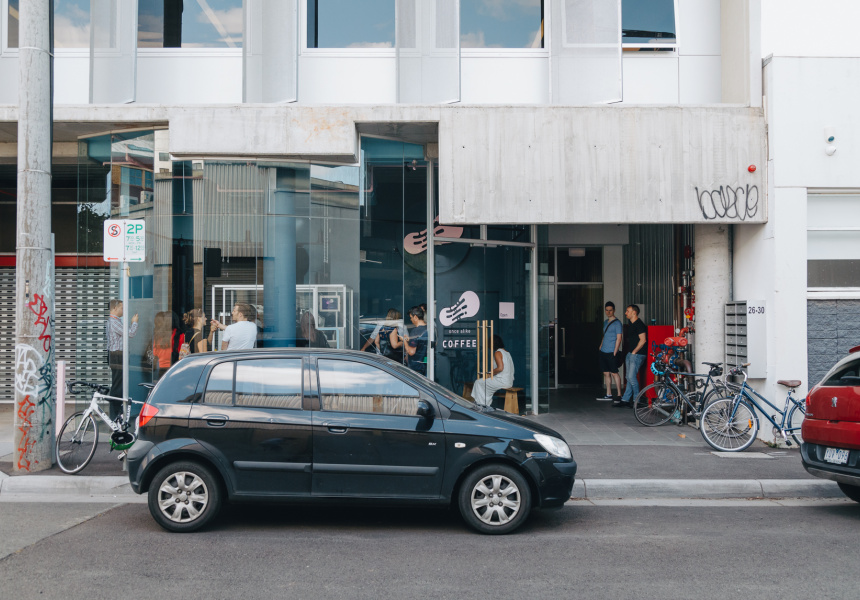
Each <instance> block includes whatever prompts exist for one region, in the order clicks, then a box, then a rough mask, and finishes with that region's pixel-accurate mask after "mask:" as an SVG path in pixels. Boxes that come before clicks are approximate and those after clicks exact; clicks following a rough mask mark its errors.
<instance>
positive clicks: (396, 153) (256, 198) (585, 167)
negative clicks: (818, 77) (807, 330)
mask: <svg viewBox="0 0 860 600" xmlns="http://www.w3.org/2000/svg"><path fill="white" fill-rule="evenodd" d="M55 4H56V7H55V15H54V31H55V46H56V49H55V59H54V165H55V166H54V193H53V212H52V214H53V219H54V232H55V235H56V237H57V259H56V266H57V296H56V298H57V300H56V314H57V324H58V327H59V328H61V329H63V330H64V331H67V332H68V333H69V334H70V335H69V339H72V340H74V342H69V343H68V344H67V345H66V347H58V350H57V352H58V354H62V353H65V354H66V356H64V358H66V359H67V360H69V361H70V362H72V363H73V364H74V369H75V374H76V376H78V377H80V378H86V377H104V376H106V373H107V367H106V365H105V364H104V360H103V340H104V319H105V318H106V313H107V309H106V304H107V301H108V300H109V299H110V298H112V297H114V296H116V295H117V293H118V292H117V290H118V282H119V269H117V268H116V267H113V268H111V267H109V266H108V265H107V264H106V263H104V262H103V261H102V259H101V246H100V245H101V229H100V223H101V221H103V220H104V219H105V218H141V219H145V220H146V223H147V231H148V236H149V237H148V244H147V245H148V247H147V252H148V257H147V261H146V262H145V263H143V264H140V265H134V266H133V267H132V272H131V296H130V299H129V303H130V304H131V305H132V308H131V310H129V308H127V309H126V310H127V311H128V312H130V313H131V312H136V313H139V314H140V322H141V327H140V331H141V333H140V334H139V335H138V336H137V339H135V340H133V341H132V344H131V352H132V354H133V357H131V358H130V361H129V362H130V366H129V371H128V372H127V376H128V377H129V378H130V379H131V380H132V381H135V382H136V381H145V380H152V379H157V378H158V376H159V372H160V370H161V369H160V368H159V366H157V365H154V364H153V359H152V355H153V352H152V351H153V349H154V348H156V347H157V346H158V344H159V342H157V341H156V338H159V337H160V336H159V335H158V333H157V328H158V327H159V325H157V323H165V322H171V321H172V323H173V327H172V329H176V330H177V331H178V330H181V326H180V325H179V324H178V322H179V321H180V320H181V316H182V315H184V314H186V313H188V312H190V311H192V310H193V309H198V308H199V309H202V310H203V311H204V312H205V313H206V314H207V315H208V316H212V317H216V318H227V317H228V315H229V313H230V307H231V306H232V304H233V302H237V301H238V302H244V303H247V304H250V305H251V306H252V307H253V310H254V312H255V317H256V318H255V320H256V321H257V324H258V327H259V331H260V341H259V343H260V345H262V346H266V345H269V346H277V345H302V344H303V343H305V344H306V343H308V339H309V337H308V335H307V331H303V329H302V327H303V325H302V322H303V315H305V314H310V315H311V316H312V317H313V318H312V321H313V323H314V326H315V327H316V328H317V329H319V330H320V331H322V332H323V334H324V335H325V336H326V338H327V340H328V344H329V345H330V346H331V347H338V348H352V349H360V348H361V347H362V346H363V345H364V341H365V340H366V339H367V335H368V333H369V332H370V331H372V330H373V328H374V326H375V325H376V324H378V323H379V322H381V321H383V320H385V318H386V316H387V314H388V312H389V309H395V310H396V311H397V312H399V313H401V314H405V313H406V312H407V311H408V309H409V308H410V307H412V306H414V305H420V304H426V305H427V307H428V310H427V312H428V317H427V323H428V326H429V327H428V328H429V337H430V338H431V339H430V342H431V343H430V345H429V348H428V352H427V357H426V362H425V363H424V365H425V366H424V367H423V368H424V369H425V371H426V373H427V374H428V376H430V377H432V378H434V379H436V380H437V381H438V382H439V383H440V384H442V385H444V386H446V387H448V388H450V389H453V390H454V391H457V392H458V393H459V392H461V391H462V386H463V385H464V384H465V383H467V382H470V381H471V380H473V379H474V378H475V373H476V370H477V369H478V364H477V360H478V359H477V354H476V350H477V349H476V345H480V337H479V322H480V321H492V323H493V327H494V328H495V329H494V331H495V332H496V333H500V334H501V335H502V336H503V337H504V339H505V343H506V346H507V347H508V348H509V349H511V353H512V355H513V357H514V361H515V364H516V382H515V385H516V386H517V387H520V388H523V391H522V392H521V399H520V402H521V409H523V410H531V411H535V412H542V411H545V410H553V406H552V404H551V402H552V400H551V398H552V390H554V389H557V388H558V387H563V386H566V385H593V384H595V383H598V382H599V381H600V379H601V378H600V375H599V373H598V372H597V363H596V357H595V356H594V352H592V349H593V348H592V347H596V344H597V340H598V339H599V337H600V330H601V327H602V319H603V304H604V302H605V301H609V300H611V301H613V302H614V303H615V304H616V305H617V306H619V307H623V306H625V305H626V304H631V303H636V304H638V305H640V306H641V307H642V309H643V318H644V319H645V322H646V323H647V324H649V325H654V326H662V327H663V328H664V329H655V330H654V336H661V335H664V334H665V332H666V331H669V332H670V333H671V332H673V331H674V330H676V329H681V328H683V327H688V328H689V329H690V330H691V333H690V340H691V341H692V342H693V344H692V346H691V347H692V348H694V352H695V360H696V362H697V363H700V362H701V361H703V360H707V361H722V360H724V359H725V356H726V341H727V340H726V328H725V327H726V321H725V318H724V314H725V305H726V303H727V302H729V301H731V300H734V299H749V300H768V301H769V302H772V304H773V306H774V310H771V311H770V312H769V313H768V314H769V315H773V314H774V312H775V311H776V314H777V315H778V314H779V312H778V311H779V310H781V309H779V308H777V306H779V301H778V300H777V299H774V300H772V301H770V298H771V296H770V295H768V294H770V293H771V292H766V291H764V290H760V289H758V287H756V286H760V285H763V282H764V281H766V280H767V278H768V277H773V276H774V274H775V271H773V270H770V271H768V270H767V267H766V266H761V267H760V268H761V269H763V270H764V271H763V274H759V273H756V272H750V273H749V275H747V272H748V271H749V269H750V267H749V266H748V264H747V262H748V261H747V260H746V254H745V253H746V252H748V251H749V248H750V244H771V243H772V242H764V241H761V240H760V238H762V236H764V238H763V239H768V238H767V234H766V233H763V232H766V231H770V230H772V229H773V228H774V227H775V226H776V225H777V224H778V223H777V222H775V220H774V218H773V216H774V215H773V213H772V211H773V210H774V208H773V206H772V199H771V196H769V195H768V193H767V191H768V185H770V186H771V190H773V185H774V182H773V181H770V182H768V179H767V172H768V170H767V166H768V164H767V161H768V155H767V152H768V146H767V142H768V138H767V137H766V136H767V135H769V136H770V141H771V143H773V136H774V135H775V132H774V130H773V129H771V130H770V131H769V132H767V131H766V120H765V112H766V111H765V109H764V108H763V107H762V94H761V89H762V83H761V76H762V71H761V68H760V58H759V56H760V48H759V43H760V39H759V36H760V23H759V19H760V9H759V4H758V2H757V0H577V1H573V0H534V1H533V2H516V1H513V0H511V1H506V2H483V1H481V0H474V1H471V0H459V1H457V0H426V1H425V0H412V1H407V0H378V1H373V2H362V3H353V2H336V1H335V0H328V1H327V0H293V1H277V2H276V1H266V0H244V1H243V0H220V1H216V0H208V1H207V2H202V1H201V2H185V3H184V5H183V3H179V4H180V5H182V6H183V8H181V9H179V10H178V11H177V10H176V9H175V7H173V8H171V7H170V6H168V5H167V3H164V2H161V0H159V1H158V2H151V1H148V0H137V2H119V1H112V0H101V1H93V2H74V1H72V0H70V1H68V2H59V1H57V2H56V3H55ZM0 6H2V15H3V17H2V23H0V25H1V26H2V33H0V191H4V192H6V193H5V194H4V196H2V197H0V198H2V199H0V211H2V212H0V223H2V225H0V227H4V228H5V229H3V231H4V232H6V233H4V235H3V236H2V238H3V240H4V241H3V242H2V244H0V269H3V271H4V274H2V275H1V276H2V277H5V279H3V278H0V283H2V282H8V281H9V278H10V274H11V273H14V252H15V248H14V244H13V243H11V240H12V239H14V236H13V235H9V234H11V233H12V232H13V231H14V226H12V230H10V229H9V227H10V224H11V223H14V222H15V220H14V214H15V203H14V192H15V190H14V173H15V157H16V154H17V144H18V142H19V141H18V140H17V108H16V107H17V102H18V98H19V95H20V94H21V93H23V91H22V90H19V89H18V87H17V34H16V31H17V30H16V29H15V27H16V19H17V15H18V12H17V11H18V2H17V0H0ZM359 6H360V8H359ZM765 73H766V74H767V73H768V71H767V70H766V71H765ZM768 102H772V99H771V98H768ZM768 106H770V105H768ZM770 118H773V115H771V117H770ZM819 137H820V135H819ZM841 151H842V150H840V152H841ZM772 152H773V147H771V153H772ZM843 154H845V153H843ZM840 157H842V155H840V154H839V153H838V152H837V155H836V158H837V160H840ZM771 158H773V157H772V156H771ZM789 169H790V167H789ZM801 172H802V170H800V169H796V170H794V171H792V172H791V176H790V177H788V178H787V179H786V181H787V182H790V181H794V180H793V179H791V177H799V176H800V173H801ZM810 181H813V180H812V179H810ZM785 185H788V186H790V185H792V184H790V183H786V184H785ZM813 187H814V186H813ZM844 187H851V186H850V185H849V184H848V183H846V185H845V186H844ZM778 193H782V192H778ZM786 194H789V192H786ZM788 197H790V195H789V196H788ZM791 227H794V228H796V227H797V225H796V222H792V223H791ZM792 231H794V230H793V229H792ZM805 233H806V232H804V236H802V239H803V240H805V239H806V237H805ZM797 241H798V243H800V239H798V240H797ZM804 243H805V242H804ZM740 256H744V261H743V262H744V265H743V266H742V265H741V264H740V263H739V257H740ZM733 266H734V268H733ZM795 267H796V265H794V266H793V267H789V266H787V265H786V268H787V269H791V268H795ZM4 285H5V287H4ZM4 285H0V293H4V294H6V295H5V296H3V297H0V304H1V305H3V307H0V310H5V311H7V312H8V314H10V315H11V314H13V313H12V312H11V310H12V309H11V308H10V307H9V306H8V305H9V299H8V298H7V296H9V297H10V298H11V292H9V291H8V284H4ZM810 293H811V292H810ZM802 296H803V297H804V298H805V297H806V291H805V290H804V292H803V294H802ZM456 306H460V307H461V308H463V310H459V311H457V310H454V309H453V307H456ZM798 306H799V305H798ZM804 306H805V305H804ZM620 312H622V310H619V313H620ZM804 314H805V313H804ZM771 318H772V317H771V316H769V317H768V319H769V320H768V332H769V333H768V338H767V339H768V354H767V357H768V359H767V360H768V363H767V379H766V381H768V382H769V385H770V382H771V380H772V379H773V378H774V377H776V376H777V373H778V372H779V373H782V371H783V370H789V367H791V368H793V367H794V366H795V365H794V362H791V361H795V358H796V360H797V361H800V360H802V359H801V358H797V357H793V358H791V359H790V360H788V362H786V363H785V364H783V363H779V364H776V363H774V362H772V361H774V360H778V357H779V352H778V351H777V350H776V349H773V351H771V348H772V346H773V345H774V344H776V343H777V342H776V341H775V340H776V338H775V337H774V336H775V335H777V334H776V332H777V331H779V328H778V326H777V325H776V324H771V321H770V319H771ZM308 320H309V319H308V317H304V323H305V325H306V324H307V322H308ZM804 322H805V321H804ZM9 331H10V332H11V331H12V330H11V329H10V330H9ZM661 340H662V338H661V337H654V338H653V339H652V340H651V341H652V342H654V341H656V342H660V341H661ZM13 343H14V340H13V339H11V338H10V333H8V332H2V335H0V352H4V353H6V354H4V358H3V360H2V361H0V362H2V363H3V364H9V365H10V366H11V365H12V364H13V363H14V359H12V358H11V357H12V344H13ZM100 344H101V345H100ZM216 344H217V338H216ZM783 348H785V346H783ZM7 358H8V360H7ZM743 358H745V356H744V355H733V360H738V361H739V362H743V360H742V359H743ZM592 362H593V363H594V364H592ZM4 368H5V367H4ZM162 368H163V367H162ZM12 374H13V369H11V368H6V371H4V372H2V373H0V376H2V379H3V384H4V385H7V386H8V388H9V389H8V391H5V390H0V395H3V399H6V398H9V397H11V396H10V393H11V382H12V378H13V375H12ZM778 376H779V377H784V376H787V375H782V374H780V375H778ZM134 387H136V386H134ZM132 389H134V388H132Z"/></svg>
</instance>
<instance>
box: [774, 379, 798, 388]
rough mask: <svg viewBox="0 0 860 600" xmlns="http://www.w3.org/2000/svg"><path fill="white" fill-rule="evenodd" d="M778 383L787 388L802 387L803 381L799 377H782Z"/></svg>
mask: <svg viewBox="0 0 860 600" xmlns="http://www.w3.org/2000/svg"><path fill="white" fill-rule="evenodd" d="M777 383H778V384H779V385H784V386H785V387H787V388H796V387H800V384H801V383H802V382H801V381H800V380H799V379H780V380H779V381H777Z"/></svg>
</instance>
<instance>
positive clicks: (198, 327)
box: [185, 308, 215, 354]
mask: <svg viewBox="0 0 860 600" xmlns="http://www.w3.org/2000/svg"><path fill="white" fill-rule="evenodd" d="M185 324H186V325H187V326H188V328H189V329H188V331H187V333H186V340H187V342H188V351H189V352H190V353H191V354H197V353H198V352H208V351H209V348H210V347H211V346H212V336H213V335H215V330H214V329H210V330H209V337H206V336H204V335H203V333H204V332H203V329H204V328H205V327H206V313H204V312H203V309H202V308H192V309H191V310H189V311H188V312H187V313H185ZM188 334H190V337H188Z"/></svg>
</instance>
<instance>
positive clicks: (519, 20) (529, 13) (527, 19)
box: [460, 0, 544, 48]
mask: <svg viewBox="0 0 860 600" xmlns="http://www.w3.org/2000/svg"><path fill="white" fill-rule="evenodd" d="M543 4H544V3H543V0H460V47H461V48H543V47H544V46H543V30H544V28H543V23H544V21H543V17H544V9H543Z"/></svg>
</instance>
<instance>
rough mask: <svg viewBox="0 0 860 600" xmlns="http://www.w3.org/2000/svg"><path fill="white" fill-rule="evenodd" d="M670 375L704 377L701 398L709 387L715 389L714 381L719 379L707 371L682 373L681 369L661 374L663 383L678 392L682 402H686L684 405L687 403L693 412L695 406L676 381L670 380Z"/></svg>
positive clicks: (695, 409)
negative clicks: (706, 372) (705, 372)
mask: <svg viewBox="0 0 860 600" xmlns="http://www.w3.org/2000/svg"><path fill="white" fill-rule="evenodd" d="M670 375H679V376H688V377H700V378H701V377H705V378H706V379H705V384H704V385H703V386H702V391H701V395H700V397H701V398H704V397H705V394H707V392H708V390H709V389H711V388H713V389H717V384H716V382H717V381H719V379H717V378H716V377H712V376H711V374H710V373H708V374H707V375H705V374H704V373H684V372H681V371H666V373H665V375H664V376H663V383H665V384H666V385H668V386H669V387H670V388H672V391H674V392H675V393H677V394H679V395H680V397H681V398H682V399H683V400H684V402H685V403H686V405H687V406H688V407H690V408H691V409H692V410H693V412H694V413H695V412H696V411H697V408H696V406H695V405H694V404H693V403H692V402H691V401H690V397H689V396H687V393H686V392H685V391H684V390H682V389H681V387H680V386H679V385H678V384H677V383H675V382H674V381H672V378H671V377H669V376H670Z"/></svg>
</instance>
